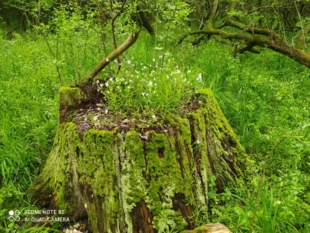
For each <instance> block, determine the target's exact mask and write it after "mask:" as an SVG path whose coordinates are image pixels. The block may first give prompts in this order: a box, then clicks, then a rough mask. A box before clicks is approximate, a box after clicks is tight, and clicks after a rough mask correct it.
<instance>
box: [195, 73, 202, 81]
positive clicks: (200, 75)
mask: <svg viewBox="0 0 310 233" xmlns="http://www.w3.org/2000/svg"><path fill="white" fill-rule="evenodd" d="M196 80H197V82H200V83H201V82H202V74H201V73H199V74H198V77H197V78H196Z"/></svg>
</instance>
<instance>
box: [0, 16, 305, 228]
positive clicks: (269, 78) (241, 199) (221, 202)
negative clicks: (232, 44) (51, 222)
mask: <svg viewBox="0 0 310 233" xmlns="http://www.w3.org/2000/svg"><path fill="white" fill-rule="evenodd" d="M58 20H63V22H65V21H66V20H69V19H67V18H66V17H63V18H59V19H58ZM78 22H79V23H78ZM73 23H75V25H74V27H71V26H72V24H73ZM57 25H58V28H57V33H54V34H53V33H50V32H49V30H50V29H49V28H48V26H46V25H45V26H44V25H43V26H42V27H41V28H38V30H34V31H32V32H28V33H26V34H23V35H18V36H17V37H16V38H15V39H12V40H4V39H0V43H1V44H2V45H3V46H1V47H0V94H1V100H0V108H1V113H0V184H1V189H0V205H1V211H0V230H1V231H3V232H12V231H13V230H14V229H19V232H28V231H29V232H30V230H28V229H32V231H31V232H49V231H51V232H52V231H53V230H51V229H48V228H40V227H38V226H36V227H34V226H33V227H32V228H30V226H27V225H24V226H22V227H21V228H20V226H19V225H17V224H13V223H12V222H10V221H9V220H8V212H9V211H10V210H11V209H25V208H31V206H30V205H29V204H28V203H27V202H26V201H25V200H24V199H23V195H24V193H25V192H26V190H27V189H28V188H29V186H30V185H31V184H32V182H33V181H34V179H35V177H36V176H37V175H38V174H39V172H40V170H41V169H42V167H43V165H44V162H45V160H46V158H47V156H48V153H49V151H50V149H51V146H52V143H53V138H54V135H55V133H56V129H57V122H58V93H57V92H58V89H59V87H60V86H62V85H70V84H71V85H73V84H75V83H77V82H79V81H80V80H81V78H83V77H84V76H85V75H86V74H87V72H89V71H90V70H91V69H92V68H93V66H94V65H95V64H96V63H97V62H98V61H99V60H100V59H102V58H104V57H105V55H106V53H105V52H104V49H103V47H102V41H100V40H98V39H94V38H100V28H95V27H91V24H86V23H85V24H81V22H80V21H78V20H76V19H75V20H73V21H72V22H71V24H70V23H61V22H58V23H57ZM68 25H71V26H68ZM77 27H78V28H79V30H76V28H77ZM90 34H92V35H94V34H96V35H98V37H95V36H91V37H90ZM168 42H169V43H170V44H172V42H171V41H169V40H168V39H167V40H166V41H165V40H162V41H155V40H154V39H153V38H151V37H150V36H149V35H148V34H147V33H145V32H142V34H141V35H140V38H139V39H138V41H137V43H136V44H135V45H134V46H133V47H132V48H130V50H129V51H128V52H127V53H126V54H125V55H124V56H123V63H122V69H121V71H120V72H119V73H117V72H115V71H114V72H113V70H115V67H116V64H114V63H113V64H112V65H111V67H110V68H111V69H110V68H107V69H106V70H105V71H104V72H103V73H102V74H100V78H102V79H107V78H108V77H112V78H111V79H110V81H109V82H108V83H106V85H105V87H104V91H105V93H106V94H107V100H108V103H109V107H110V108H111V109H112V110H113V111H120V112H122V114H126V113H128V112H130V111H134V112H137V113H138V114H140V115H141V114H142V113H143V114H146V115H148V116H151V117H153V116H155V117H156V116H158V115H160V114H165V113H167V112H174V111H178V107H179V106H180V103H183V102H182V101H185V102H186V101H188V99H187V98H186V96H189V95H190V92H189V91H190V90H192V89H194V90H195V89H197V88H201V87H208V88H211V89H212V91H213V92H214V94H215V96H216V98H217V100H218V102H219V104H220V106H221V108H222V110H223V112H224V113H225V116H226V117H227V119H228V121H229V122H230V124H231V125H232V126H233V128H234V130H235V131H236V133H237V135H238V136H239V139H240V140H241V143H242V145H243V146H244V147H245V149H246V151H247V153H248V154H249V155H250V157H251V158H252V159H253V160H255V166H253V167H250V168H249V171H248V172H247V173H246V174H248V176H247V177H244V178H245V182H244V183H240V184H238V185H235V186H233V187H227V188H226V190H225V192H224V193H221V194H217V193H215V192H214V190H212V184H210V187H211V189H210V196H209V198H210V199H211V200H212V202H213V204H214V208H213V210H212V220H213V221H214V222H215V221H219V222H223V223H225V224H226V225H227V226H228V227H229V228H231V229H232V231H233V232H235V233H238V232H249V231H250V228H251V227H252V228H253V229H252V231H253V232H266V233H269V232H304V233H306V232H309V231H310V225H309V223H310V207H309V205H310V174H309V171H310V145H309V142H310V122H309V119H310V113H309V105H310V96H309V91H308V90H310V71H309V69H306V68H303V67H302V66H300V65H299V64H297V63H295V62H294V61H292V60H290V59H288V58H285V57H283V56H281V55H279V54H276V53H274V52H270V51H265V50H264V51H262V53H261V54H259V55H251V54H247V55H240V56H239V57H237V58H233V57H232V56H231V55H230V54H231V51H230V50H231V49H230V48H229V47H225V46H223V45H219V44H217V43H216V42H215V41H212V40H211V41H209V42H208V43H205V44H200V45H199V46H196V47H192V46H190V45H189V44H186V43H183V44H181V45H179V46H178V47H173V46H169V48H168V47H167V44H169V43H168ZM266 155H269V157H268V160H267V164H266V173H265V176H262V175H261V174H262V172H263V168H264V158H265V156H266ZM262 179H263V181H261V180H262ZM260 182H262V187H261V188H260V186H259V184H260ZM259 192H260V195H258V193H259ZM258 199H259V200H258ZM257 200H258V203H259V205H258V207H257V208H255V203H256V202H257ZM254 214H255V218H253V216H254ZM195 218H197V221H198V219H199V213H197V214H195Z"/></svg>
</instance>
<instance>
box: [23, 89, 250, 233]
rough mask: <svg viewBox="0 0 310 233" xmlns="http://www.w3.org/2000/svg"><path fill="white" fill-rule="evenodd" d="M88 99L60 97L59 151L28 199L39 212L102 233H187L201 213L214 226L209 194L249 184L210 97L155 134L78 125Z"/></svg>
mask: <svg viewBox="0 0 310 233" xmlns="http://www.w3.org/2000/svg"><path fill="white" fill-rule="evenodd" d="M89 93H90V92H89V91H88V92H87V91H85V89H80V88H78V87H73V88H72V87H63V88H61V89H60V122H59V127H58V132H57V135H56V138H55V142H54V146H53V148H52V151H51V153H50V155H49V158H48V160H47V162H46V165H45V167H44V169H43V171H42V173H41V174H40V176H39V177H38V178H37V180H36V181H35V182H34V184H33V186H32V187H31V188H30V189H29V190H28V193H27V194H28V197H29V198H30V199H31V200H32V201H33V202H34V203H36V204H37V205H42V206H43V207H45V208H55V209H61V210H65V211H66V215H67V216H69V217H70V220H79V219H82V218H86V217H88V218H89V220H90V222H91V225H92V231H93V232H95V233H106V232H112V233H116V232H121V233H125V232H126V233H139V232H144V233H156V232H163V231H168V230H172V229H173V230H174V231H179V232H180V231H182V230H185V229H188V230H190V229H194V228H195V227H196V223H195V218H194V216H195V215H196V214H197V213H199V217H200V218H203V219H205V221H206V222H208V213H209V212H210V208H211V203H210V202H209V198H208V193H209V192H210V189H216V191H217V192H221V191H223V189H224V187H225V186H226V185H227V184H228V183H229V182H236V181H237V180H238V179H242V168H243V167H244V166H245V163H246V160H247V156H246V155H245V153H244V150H243V148H242V146H241V145H240V143H239V141H238V139H237V137H236V135H235V134H234V132H233V131H232V129H231V127H230V126H229V124H228V122H227V120H226V119H225V117H224V115H223V113H222V111H221V110H220V109H219V107H218V105H217V102H216V100H215V98H214V96H213V95H212V93H211V91H210V90H201V91H199V92H198V94H197V95H196V96H195V97H193V101H195V103H197V105H196V106H195V107H194V108H191V109H189V111H188V113H187V114H184V115H182V116H177V115H171V116H169V117H167V118H166V119H165V120H164V123H163V124H162V126H160V127H157V126H156V124H154V125H153V126H150V127H148V128H141V126H139V125H138V124H128V125H127V126H124V125H116V126H115V127H114V128H111V127H110V128H109V127H106V128H105V127H103V126H102V128H95V127H89V128H81V126H80V125H79V124H78V123H76V122H75V121H74V119H75V117H76V115H77V113H76V111H77V109H80V108H82V107H83V106H85V105H87V104H89V101H90V99H91V98H93V96H91V95H90V94H89ZM212 176H214V177H216V179H215V183H216V187H215V188H214V187H213V186H212V187H210V186H209V183H210V179H211V177H212ZM197 232H198V231H197ZM199 232H200V231H199Z"/></svg>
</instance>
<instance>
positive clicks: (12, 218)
mask: <svg viewBox="0 0 310 233" xmlns="http://www.w3.org/2000/svg"><path fill="white" fill-rule="evenodd" d="M19 215H20V211H19V210H15V211H14V210H10V211H9V220H10V221H11V222H14V221H17V222H18V221H20V216H19Z"/></svg>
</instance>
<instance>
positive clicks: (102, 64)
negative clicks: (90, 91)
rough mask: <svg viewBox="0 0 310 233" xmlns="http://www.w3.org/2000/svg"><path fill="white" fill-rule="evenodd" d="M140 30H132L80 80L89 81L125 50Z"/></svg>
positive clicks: (132, 42) (135, 38)
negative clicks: (125, 38)
mask: <svg viewBox="0 0 310 233" xmlns="http://www.w3.org/2000/svg"><path fill="white" fill-rule="evenodd" d="M139 33H140V30H138V31H137V32H132V33H130V35H129V36H128V38H127V40H125V41H124V43H123V44H122V45H120V46H119V47H117V48H116V49H115V50H114V51H113V52H112V53H110V55H108V56H107V57H106V58H105V59H103V60H102V61H100V62H99V63H98V64H97V65H96V67H95V68H94V69H93V70H92V71H91V72H90V73H89V74H88V75H87V77H86V78H84V79H83V80H82V83H89V82H91V80H92V79H93V78H94V77H96V75H97V74H99V73H100V71H101V70H103V69H104V68H105V67H106V66H107V65H108V64H109V63H110V62H111V61H113V60H114V59H116V58H117V57H118V56H120V55H121V54H122V53H123V52H125V51H126V50H127V49H128V48H130V47H131V46H132V45H133V44H134V43H135V42H136V40H137V38H138V36H139Z"/></svg>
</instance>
